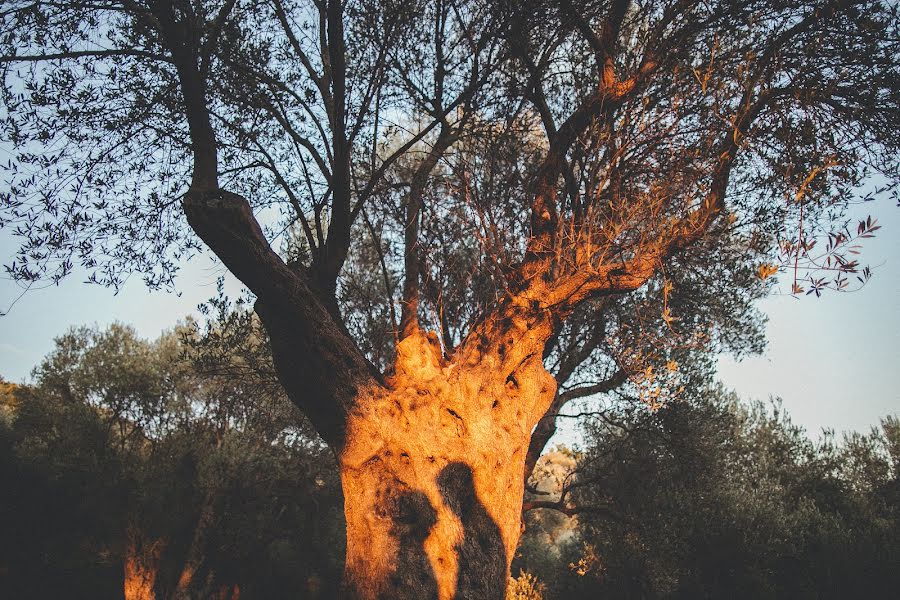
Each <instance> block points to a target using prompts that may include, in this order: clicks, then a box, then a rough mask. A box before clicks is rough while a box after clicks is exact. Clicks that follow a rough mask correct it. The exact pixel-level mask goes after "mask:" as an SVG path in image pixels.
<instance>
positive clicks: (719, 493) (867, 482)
mask: <svg viewBox="0 0 900 600" xmlns="http://www.w3.org/2000/svg"><path fill="white" fill-rule="evenodd" d="M895 424H896V419H894V418H888V419H885V420H884V421H883V422H882V427H881V428H880V429H878V430H873V431H872V432H871V433H870V434H868V435H861V434H852V435H850V436H845V437H844V440H843V443H837V442H836V441H835V438H834V436H833V435H828V434H827V435H824V436H823V437H822V438H821V439H820V440H819V441H818V442H814V441H812V440H810V438H809V437H807V434H806V432H804V431H803V429H802V428H800V427H798V426H796V425H794V424H792V423H791V421H790V418H789V417H788V416H787V415H786V414H785V413H784V411H783V409H781V407H780V405H779V404H778V403H773V404H772V405H769V406H765V405H763V404H762V403H758V402H757V403H753V404H749V405H748V404H744V403H741V402H740V401H739V400H738V399H737V398H736V397H735V396H734V394H732V393H727V392H725V391H724V390H722V389H721V388H715V387H713V388H707V389H705V390H701V391H699V392H692V393H690V394H688V395H687V396H686V397H685V398H682V399H681V400H680V401H678V402H673V403H670V404H669V405H667V406H665V407H663V408H662V409H660V410H658V411H656V412H654V413H650V412H648V411H646V410H644V411H622V410H620V411H615V412H614V413H612V414H608V415H606V416H605V419H604V418H595V419H593V420H592V423H591V427H590V428H589V430H590V433H589V435H588V436H587V441H588V445H587V448H586V450H585V452H584V453H583V454H581V455H580V456H578V465H577V467H576V468H574V469H572V468H570V469H569V470H568V471H569V474H568V477H567V478H566V486H565V487H568V489H569V493H570V494H571V495H572V496H575V497H576V498H575V505H576V506H577V505H580V506H582V507H594V508H600V507H605V508H606V510H595V511H583V512H581V513H579V517H578V521H577V522H575V523H572V522H570V523H569V524H568V526H569V528H570V532H571V530H572V529H575V530H577V532H578V534H579V535H578V536H577V537H576V538H575V540H573V541H574V543H569V544H568V545H567V546H566V545H563V544H557V545H556V548H557V550H558V551H560V553H561V554H563V557H562V560H560V559H559V558H557V559H556V562H555V564H553V565H552V566H550V567H549V568H548V567H546V566H544V567H543V568H542V569H541V568H536V567H538V566H541V565H540V562H539V561H540V559H541V556H540V553H538V552H536V551H534V549H533V547H532V549H531V550H530V552H523V554H525V558H526V560H525V561H523V562H524V564H523V566H524V567H526V568H528V569H530V570H532V571H533V572H536V573H537V574H538V575H539V576H542V580H544V581H546V582H547V583H551V582H552V585H550V588H551V589H552V590H553V592H554V595H553V596H552V597H560V598H582V597H583V598H596V597H598V596H612V597H617V598H721V597H727V598H779V597H784V596H791V597H801V598H846V597H847V596H853V595H859V594H862V595H866V596H873V597H879V596H890V595H891V593H892V591H893V590H895V589H896V587H897V585H898V581H897V574H896V571H895V569H892V568H891V565H892V564H893V563H894V562H896V558H895V557H896V556H897V551H898V547H897V543H896V539H897V536H896V529H897V524H898V521H897V509H898V507H900V504H898V497H897V495H896V489H897V488H896V482H897V479H896V469H895V468H894V467H892V466H891V465H892V464H893V461H894V454H892V450H891V448H892V444H893V442H892V440H893V439H895V436H896V433H895V431H896V430H895V429H893V427H894V426H895ZM863 465H866V466H863ZM539 525H540V528H538V530H537V531H540V529H543V530H544V531H552V529H551V527H552V523H551V522H547V521H544V522H543V523H540V524H539ZM548 525H550V526H551V527H548ZM537 531H536V532H532V533H531V534H529V537H530V538H532V540H533V538H534V537H535V535H534V534H536V533H537ZM532 543H533V541H532ZM573 551H577V552H579V553H580V554H581V556H580V557H579V556H577V555H576V556H574V557H573V556H571V554H572V553H573ZM545 552H546V551H545ZM552 558H553V557H551V559H552ZM560 562H561V563H562V564H560ZM567 563H568V564H569V565H571V567H570V569H571V568H572V567H574V569H573V570H574V571H575V572H571V573H569V574H568V576H566V575H565V574H564V573H563V574H560V571H563V572H564V571H565V570H566V569H565V568H564V565H566V564H567ZM560 567H562V568H560ZM554 578H555V580H554Z"/></svg>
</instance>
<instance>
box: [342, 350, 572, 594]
mask: <svg viewBox="0 0 900 600" xmlns="http://www.w3.org/2000/svg"><path fill="white" fill-rule="evenodd" d="M472 359H473V360H470V361H464V364H459V363H454V364H448V363H446V362H445V361H444V360H443V359H442V356H441V350H440V346H439V344H438V342H437V339H436V337H435V336H433V334H428V335H426V334H423V333H421V332H416V333H414V334H413V335H411V336H409V337H407V338H406V339H404V340H403V341H402V342H401V343H400V344H399V346H398V360H397V368H396V372H395V375H394V376H393V377H391V378H390V379H389V381H388V385H387V386H386V387H377V388H374V387H373V388H371V389H368V390H362V391H361V397H360V400H359V401H358V402H357V408H355V409H354V410H353V411H352V412H351V414H350V416H349V419H348V423H347V436H346V443H345V445H344V447H343V449H342V450H341V452H340V453H339V458H340V469H341V481H342V484H343V489H344V511H345V514H346V519H347V557H346V567H345V568H346V571H345V585H346V589H347V595H348V596H349V597H351V598H355V599H360V600H374V599H376V598H384V599H388V598H389V599H396V600H403V599H406V598H410V599H412V598H414V599H416V600H429V599H433V598H438V599H440V600H450V599H451V598H460V599H472V600H502V599H503V597H504V595H505V592H506V585H507V581H508V578H509V564H510V561H511V560H512V557H513V554H514V552H515V549H516V545H517V544H518V540H519V535H520V532H521V510H522V497H523V490H524V465H525V456H526V453H527V449H528V443H529V439H530V434H531V429H532V427H533V426H534V424H535V423H536V422H537V419H538V418H539V417H540V414H542V413H541V412H540V411H541V409H542V407H543V408H546V406H548V405H549V402H550V401H551V400H552V398H553V395H554V392H555V389H556V384H555V382H554V380H553V378H552V377H551V376H550V375H549V374H548V373H547V372H546V371H545V370H544V368H543V364H542V363H541V353H540V352H537V353H536V354H529V355H528V356H527V358H526V359H525V360H524V361H522V362H521V363H520V364H519V365H518V366H517V368H516V369H515V371H514V372H510V373H504V372H503V369H500V368H499V364H497V363H496V362H494V361H491V360H490V359H486V358H485V357H483V356H479V357H472ZM366 395H368V396H366Z"/></svg>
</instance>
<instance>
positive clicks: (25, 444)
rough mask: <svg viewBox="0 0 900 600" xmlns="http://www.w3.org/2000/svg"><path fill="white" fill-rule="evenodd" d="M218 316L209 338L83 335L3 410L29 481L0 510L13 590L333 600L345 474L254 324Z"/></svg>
mask: <svg viewBox="0 0 900 600" xmlns="http://www.w3.org/2000/svg"><path fill="white" fill-rule="evenodd" d="M212 308H213V309H215V312H214V314H213V316H212V318H211V320H210V322H209V323H208V324H207V327H204V328H201V327H199V326H197V325H196V324H192V323H191V324H188V325H184V326H182V327H181V328H180V332H179V333H180V335H178V334H175V333H168V334H165V335H163V336H162V337H160V338H159V339H158V340H156V341H153V342H149V341H145V340H141V339H139V338H137V336H136V335H135V333H134V331H133V330H132V329H130V328H128V327H125V326H122V325H117V324H116V325H112V326H110V327H109V328H107V329H105V330H97V329H87V328H80V329H73V330H72V331H71V332H70V333H68V334H66V335H64V336H61V337H60V338H58V339H57V340H56V346H55V348H54V350H53V351H52V352H51V353H50V354H49V355H48V356H47V357H46V358H45V360H44V361H42V363H41V364H40V365H39V366H38V367H37V368H36V369H35V371H34V375H35V384H34V385H33V386H20V387H18V388H14V389H13V390H12V392H11V393H10V394H11V395H12V396H14V397H12V398H9V400H8V399H7V398H6V397H4V398H3V400H4V405H7V406H10V407H12V409H11V410H9V415H8V419H7V416H6V415H5V416H4V421H0V471H2V473H3V475H4V481H14V482H16V485H10V486H5V487H4V491H3V503H2V506H3V510H2V511H0V521H2V524H3V527H4V531H8V532H10V537H9V542H8V543H5V544H4V545H3V546H2V548H0V577H2V582H3V586H4V589H7V590H9V591H10V593H12V594H14V595H17V596H20V597H23V598H38V597H41V598H42V597H47V596H59V595H64V594H65V593H66V590H70V591H71V590H74V593H76V594H77V595H79V596H83V597H98V598H107V597H109V598H113V597H119V598H121V597H122V593H123V590H124V593H125V598H126V600H137V599H140V600H147V599H160V600H162V599H177V600H183V599H185V598H211V597H232V595H233V593H234V592H235V591H236V590H239V593H240V595H241V596H242V597H246V598H286V597H296V596H297V595H298V594H299V595H303V596H304V597H309V598H327V597H332V596H333V595H334V590H335V589H336V587H337V582H338V581H339V575H338V574H339V572H340V568H339V567H340V563H341V560H340V559H341V552H340V549H341V547H342V543H341V530H342V527H341V526H340V525H341V524H342V521H341V518H340V510H339V502H338V498H339V494H338V481H337V476H336V473H335V472H334V469H333V465H332V460H331V457H330V455H329V453H328V452H327V450H326V448H325V447H324V444H322V443H321V441H320V440H318V439H317V437H316V436H315V434H314V433H313V432H312V430H311V429H310V427H309V425H308V423H306V422H305V421H304V420H303V419H302V418H300V415H298V414H297V412H298V411H297V410H296V407H294V406H293V405H292V404H291V403H289V402H288V401H287V400H286V398H285V397H284V393H283V391H282V390H281V389H280V388H279V387H278V386H277V385H272V381H273V378H272V376H271V375H270V373H269V372H270V370H271V359H270V358H269V357H268V352H267V350H266V347H265V339H264V337H260V333H261V332H260V327H259V325H258V323H256V321H255V319H253V318H252V314H251V313H250V312H248V311H246V310H241V309H240V306H239V307H238V310H234V309H233V307H231V306H230V305H229V304H228V303H227V302H225V301H224V300H223V299H221V298H220V299H218V300H216V301H214V302H213V303H212ZM4 385H5V386H6V385H7V384H4ZM8 387H12V386H8ZM7 421H8V423H7ZM12 536H14V537H12ZM123 576H124V582H123ZM123 583H124V585H123Z"/></svg>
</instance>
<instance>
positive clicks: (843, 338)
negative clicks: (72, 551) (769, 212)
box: [0, 200, 900, 436]
mask: <svg viewBox="0 0 900 600" xmlns="http://www.w3.org/2000/svg"><path fill="white" fill-rule="evenodd" d="M868 213H872V214H873V215H874V216H876V217H877V218H878V220H879V223H880V224H881V225H882V229H881V230H880V231H879V232H878V235H877V236H876V237H875V238H874V239H871V240H866V242H867V243H866V246H865V248H864V254H863V260H862V262H863V264H870V265H872V266H873V268H874V271H875V273H874V276H873V278H872V279H871V280H870V282H869V283H868V284H867V285H866V286H865V287H863V288H862V289H861V290H860V291H857V292H853V293H826V294H825V295H823V297H822V298H815V297H814V296H804V297H802V298H795V297H792V296H790V295H788V294H783V293H782V294H778V295H773V296H770V297H769V298H766V299H765V300H763V301H761V302H760V304H759V307H760V309H761V310H762V311H763V312H764V313H765V314H766V315H768V318H769V322H768V325H767V336H768V348H767V350H766V351H765V352H764V354H762V355H761V356H756V357H751V358H749V359H745V360H743V361H742V362H735V361H734V360H733V359H731V358H729V357H722V358H721V359H720V360H719V376H720V378H721V380H722V381H723V382H724V383H725V385H727V386H728V387H730V388H733V389H735V390H736V391H737V392H738V393H739V394H740V395H741V396H742V397H743V398H745V399H761V400H764V401H765V400H768V398H769V397H770V396H778V397H780V398H781V399H782V402H783V406H784V407H785V408H786V409H787V411H788V413H789V414H790V415H791V417H792V419H793V421H794V422H795V423H797V424H799V425H802V426H803V427H805V428H806V429H807V431H808V432H810V434H812V435H814V436H815V435H818V434H819V433H821V431H822V429H823V428H828V429H833V430H835V431H837V432H841V431H847V430H857V431H867V430H868V429H869V428H870V427H872V426H874V425H877V424H878V421H879V419H880V418H882V417H884V416H885V415H888V414H900V207H897V206H893V205H892V204H891V203H890V202H889V201H887V200H878V201H875V202H872V203H868V204H865V205H862V206H860V207H858V208H857V214H858V215H859V216H865V215H866V214H868ZM13 248H14V240H12V239H11V237H10V236H9V233H8V231H0V259H2V261H0V262H6V261H7V260H8V258H9V257H10V256H11V254H12V250H13ZM220 276H224V277H225V278H226V279H225V281H226V285H225V288H226V292H227V293H228V294H229V295H230V296H231V297H235V296H237V295H238V294H239V293H240V290H241V286H240V284H239V282H237V281H236V280H235V279H234V278H233V277H231V276H230V275H229V274H228V273H227V271H226V270H225V268H224V267H223V266H222V265H221V264H220V263H217V262H216V261H215V260H214V259H213V258H212V257H211V256H209V255H200V256H196V257H194V258H193V259H192V260H190V261H189V262H188V263H187V264H185V265H184V267H183V268H182V271H181V272H180V275H179V278H178V282H177V287H178V290H179V294H174V293H167V292H149V291H148V290H147V289H146V288H145V287H144V285H143V282H142V281H141V280H140V278H139V277H133V278H132V279H131V280H130V281H128V282H127V283H126V284H125V286H124V287H123V288H122V289H121V290H120V291H119V292H118V294H116V293H114V291H113V290H111V289H107V288H102V287H99V286H96V285H90V284H86V283H83V281H82V279H83V278H81V279H79V277H78V276H77V274H76V275H73V276H71V277H69V278H68V279H66V280H64V281H63V282H61V283H60V284H59V285H58V286H56V285H50V286H49V287H45V288H43V289H31V290H29V291H28V292H27V293H26V294H25V295H24V296H22V297H21V298H20V299H19V300H18V301H16V298H18V297H19V296H20V295H21V292H22V290H21V287H20V286H19V284H17V283H16V282H14V281H11V280H9V279H8V278H6V276H5V275H2V276H0V312H8V314H7V315H5V316H0V376H2V377H4V378H5V379H7V380H8V381H15V382H23V381H27V380H28V378H29V374H30V372H31V369H32V368H33V367H34V366H35V365H36V364H38V363H39V362H40V360H41V358H42V357H43V356H45V355H46V354H47V353H48V352H49V351H50V350H51V349H52V348H53V339H54V338H55V337H56V336H59V335H61V334H63V333H65V332H66V331H67V330H68V329H69V328H70V327H72V326H77V325H93V324H97V325H100V326H104V325H108V324H110V323H112V322H115V321H119V322H124V323H128V324H131V325H133V326H134V327H135V329H136V330H137V331H138V333H139V334H140V335H142V336H144V337H149V338H153V337H156V336H158V335H159V334H160V333H161V332H162V331H164V330H166V329H169V328H171V327H173V326H174V325H175V324H176V323H177V322H178V321H179V320H181V319H184V318H185V317H186V316H187V315H189V314H192V313H196V307H197V305H198V304H200V303H202V302H204V301H206V300H208V299H209V298H211V297H212V296H214V295H215V293H216V280H217V279H218V278H219V277H220ZM781 287H782V288H784V287H786V285H782V286H781ZM11 305H12V306H11ZM10 307H11V308H10Z"/></svg>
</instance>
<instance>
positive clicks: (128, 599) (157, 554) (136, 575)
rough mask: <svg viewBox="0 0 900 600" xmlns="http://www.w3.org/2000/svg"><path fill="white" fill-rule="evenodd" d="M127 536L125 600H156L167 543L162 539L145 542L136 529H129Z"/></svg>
mask: <svg viewBox="0 0 900 600" xmlns="http://www.w3.org/2000/svg"><path fill="white" fill-rule="evenodd" d="M127 536H128V542H127V545H126V547H125V568H124V576H125V579H124V585H123V591H124V595H125V600H156V579H157V575H158V574H159V564H160V558H161V555H162V552H163V550H164V548H165V546H166V542H165V541H164V540H162V539H156V540H150V541H148V540H145V539H144V537H143V536H142V535H141V534H140V532H139V531H138V530H137V529H136V528H134V527H129V528H128V533H127Z"/></svg>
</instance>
